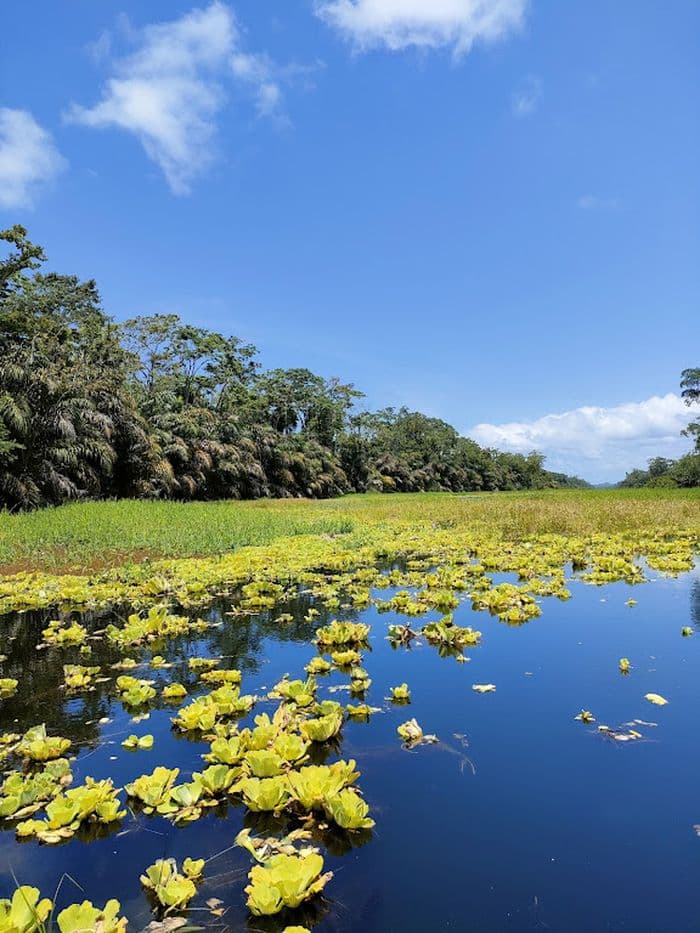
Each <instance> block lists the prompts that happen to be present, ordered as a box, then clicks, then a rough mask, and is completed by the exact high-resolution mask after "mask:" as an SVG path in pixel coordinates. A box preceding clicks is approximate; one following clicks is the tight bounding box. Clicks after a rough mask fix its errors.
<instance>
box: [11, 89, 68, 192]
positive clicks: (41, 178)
mask: <svg viewBox="0 0 700 933" xmlns="http://www.w3.org/2000/svg"><path fill="white" fill-rule="evenodd" d="M66 164H67V163H66V161H65V159H64V158H63V156H62V155H61V154H60V153H59V151H58V149H57V148H56V146H55V144H54V141H53V138H52V136H51V134H50V133H49V132H48V131H47V130H45V129H44V128H43V127H41V126H39V124H38V123H37V122H36V120H35V119H34V117H33V116H32V115H31V113H28V112H27V111H26V110H11V109H9V108H7V107H0V208H19V207H31V206H32V204H33V203H34V198H35V196H36V194H37V192H38V190H39V189H40V188H41V187H42V185H44V184H45V183H46V182H48V181H51V180H52V179H53V178H55V177H56V176H57V175H58V174H59V173H60V172H61V171H62V170H63V168H65V166H66Z"/></svg>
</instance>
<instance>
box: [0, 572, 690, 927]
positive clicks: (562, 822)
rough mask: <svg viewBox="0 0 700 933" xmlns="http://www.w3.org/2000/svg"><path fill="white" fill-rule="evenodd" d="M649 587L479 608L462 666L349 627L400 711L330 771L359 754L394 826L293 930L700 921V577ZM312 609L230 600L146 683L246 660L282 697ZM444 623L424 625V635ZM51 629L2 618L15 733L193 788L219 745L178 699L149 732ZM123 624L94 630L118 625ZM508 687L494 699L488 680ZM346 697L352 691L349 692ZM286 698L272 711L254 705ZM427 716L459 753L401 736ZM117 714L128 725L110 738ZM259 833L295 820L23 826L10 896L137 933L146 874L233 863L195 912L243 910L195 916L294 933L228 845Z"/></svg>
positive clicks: (376, 696)
mask: <svg viewBox="0 0 700 933" xmlns="http://www.w3.org/2000/svg"><path fill="white" fill-rule="evenodd" d="M650 576H651V577H653V580H652V582H650V583H648V584H645V585H640V586H636V587H634V588H630V587H628V586H627V585H625V584H615V585H611V586H607V587H604V588H597V587H591V586H586V585H583V584H581V583H577V582H573V583H572V584H571V587H570V588H571V590H572V593H573V598H572V599H571V600H570V601H568V602H559V601H557V600H553V599H545V600H543V608H544V611H543V615H542V617H541V618H539V619H535V620H534V621H532V622H530V623H528V624H527V625H524V626H521V627H517V628H514V627H508V626H507V625H504V624H502V623H500V622H498V621H497V620H496V619H493V618H490V617H489V616H488V615H487V614H485V613H478V614H476V613H474V612H472V610H471V609H470V608H469V605H468V604H467V605H464V606H462V607H461V608H460V609H458V610H457V611H456V613H455V621H456V622H457V623H458V624H461V625H473V626H474V627H477V628H479V629H480V630H481V631H482V632H483V640H482V644H481V646H479V647H478V648H473V649H470V650H469V651H468V652H467V653H468V655H469V656H470V657H471V660H470V662H469V663H466V664H461V665H460V664H458V663H456V661H455V660H454V659H452V658H441V657H439V655H438V653H437V651H436V649H435V648H433V647H431V646H429V645H427V644H423V645H421V646H416V647H413V648H412V650H406V649H403V648H402V649H397V650H393V649H392V648H391V647H390V645H389V643H388V642H387V641H386V639H385V634H386V630H387V626H388V625H389V624H390V623H392V622H397V621H398V622H402V623H403V622H405V621H406V620H405V618H404V617H396V616H393V615H391V614H382V615H379V614H377V613H376V612H375V611H374V610H373V609H372V610H367V611H364V612H361V613H354V614H352V615H346V616H345V617H346V618H353V619H360V620H363V621H368V622H370V623H372V626H373V628H372V637H371V648H372V650H371V652H368V653H367V654H366V655H365V667H367V668H368V670H369V672H370V676H371V677H372V679H373V683H372V686H371V688H370V690H369V691H368V694H367V702H369V703H370V704H371V705H373V706H378V707H382V708H383V710H384V712H382V713H378V714H376V715H375V716H373V717H372V719H371V721H370V723H368V724H365V723H353V722H349V723H347V724H346V726H345V727H344V730H343V738H342V745H341V746H340V747H339V748H338V749H336V750H333V751H331V755H330V759H329V760H333V759H334V758H335V757H337V756H338V754H341V755H342V756H343V757H345V758H349V757H353V758H356V759H357V761H358V764H359V767H360V770H361V771H362V776H361V778H360V781H359V786H360V787H361V789H362V791H363V792H364V795H365V797H366V799H367V801H368V802H369V804H370V806H371V813H372V816H373V817H374V818H375V819H376V822H377V825H376V828H375V830H374V831H373V833H372V834H366V835H365V836H364V837H361V838H358V839H355V840H352V839H349V838H348V837H347V836H342V835H340V834H338V833H336V834H334V835H332V836H326V837H325V838H324V839H323V840H322V842H323V845H324V847H326V848H327V863H328V867H330V868H331V869H332V870H333V871H335V873H336V874H335V878H334V879H333V880H332V882H331V883H330V884H329V886H328V887H327V888H326V892H327V895H328V896H327V898H325V899H324V900H321V901H319V902H318V903H317V904H316V905H315V907H314V908H313V909H312V910H311V912H310V913H307V914H306V915H304V914H300V915H299V919H298V920H296V922H306V923H307V924H308V925H309V926H313V928H314V930H318V931H319V933H321V931H327V933H331V931H335V933H341V931H342V933H350V931H353V933H354V931H359V930H362V931H363V933H387V931H396V933H426V931H440V930H450V931H474V933H476V931H479V933H485V931H489V933H490V931H501V930H504V931H511V930H512V931H521V930H522V931H525V930H550V931H567V933H576V931H586V933H588V931H635V933H642V931H673V933H681V931H691V930H692V931H700V885H699V881H700V838H698V836H697V835H696V833H695V831H694V829H693V826H694V824H696V823H700V743H699V742H698V722H700V574H698V572H697V571H696V572H695V573H693V574H686V575H684V576H682V577H680V578H679V579H677V580H671V579H665V578H659V577H658V576H657V575H655V574H653V573H652V574H650ZM502 579H507V578H506V577H502ZM497 580H498V578H497ZM631 595H633V596H634V598H635V599H637V600H638V605H636V606H635V607H634V608H630V607H628V606H627V605H625V600H627V599H628V598H629V597H630V596H631ZM382 596H383V597H386V596H387V592H386V591H383V592H382ZM308 606H309V603H308V601H307V600H303V599H300V600H299V601H298V602H297V603H294V604H292V605H290V606H285V607H280V608H278V610H277V611H276V613H275V615H277V614H279V612H281V611H286V610H288V611H290V612H293V614H294V616H295V620H296V621H295V622H294V623H290V624H289V625H287V626H280V625H276V624H275V625H273V624H271V623H270V621H269V619H268V618H267V616H266V615H262V616H254V617H250V618H244V619H238V618H237V619H231V618H230V617H227V616H226V615H224V611H225V609H226V608H227V607H225V606H218V607H215V608H214V609H212V610H211V611H209V613H208V614H207V617H208V618H210V619H212V620H219V621H221V622H222V623H223V624H222V625H221V627H220V628H216V629H213V630H211V631H210V632H209V633H208V634H207V636H206V637H205V638H203V639H181V640H179V641H175V642H171V643H169V644H168V645H166V646H165V648H164V649H163V648H160V650H159V653H161V654H164V655H165V656H166V657H167V660H168V661H170V662H172V663H173V665H174V667H173V668H171V669H169V670H164V671H150V670H149V669H148V668H139V670H138V671H136V672H129V673H136V674H137V675H139V676H143V677H153V678H155V679H156V680H158V681H160V682H161V686H162V685H165V683H168V682H171V681H173V680H177V681H180V682H182V683H186V684H187V683H192V684H194V683H195V676H194V675H193V674H191V673H190V672H189V671H188V669H187V659H188V658H189V657H193V656H201V655H207V654H211V655H214V656H219V655H224V656H225V657H226V661H225V666H230V667H239V668H241V669H242V670H243V672H244V678H243V691H244V692H246V693H263V692H264V690H265V688H270V687H272V685H273V684H274V683H275V682H276V681H277V680H278V679H280V677H282V675H283V674H285V673H286V672H289V673H290V675H291V676H292V677H299V676H303V666H304V664H306V663H307V661H308V660H309V658H310V657H312V656H313V655H314V654H315V649H314V647H313V646H312V645H310V639H311V638H312V637H313V634H314V629H315V627H316V625H318V624H322V623H323V622H324V621H325V618H326V617H325V615H324V614H323V613H322V615H321V617H320V618H319V619H318V620H317V622H316V623H314V624H313V625H310V624H308V623H305V622H304V621H303V619H302V617H303V615H304V614H305V613H306V610H307V608H308ZM335 615H336V616H337V617H343V616H342V614H340V615H339V614H337V613H336V614H335ZM437 617H438V616H437V615H436V614H431V615H428V616H425V617H423V618H422V619H420V620H417V625H416V627H418V625H419V624H423V622H424V621H429V620H430V619H432V618H437ZM50 618H52V615H51V614H50V613H49V614H41V615H34V616H32V615H23V616H17V617H14V618H10V619H5V620H3V622H2V625H3V629H2V630H3V643H2V650H3V651H4V653H6V654H8V655H9V661H8V662H6V663H5V664H4V665H3V676H14V677H17V678H19V679H20V682H21V683H20V689H19V691H18V694H17V695H16V696H15V697H14V698H13V699H10V700H7V701H5V702H4V703H2V706H1V708H0V729H2V731H6V730H16V729H18V727H19V728H21V729H24V728H27V727H28V726H29V725H32V724H36V723H39V722H46V723H47V726H48V728H49V730H50V732H51V733H52V734H60V735H64V736H66V737H69V738H71V739H72V740H73V741H74V742H75V743H76V745H75V746H74V747H75V748H79V753H78V757H77V761H76V762H75V763H74V769H73V770H74V775H75V780H74V783H75V784H77V783H81V782H82V780H83V779H84V778H85V776H87V775H90V776H92V777H95V778H103V777H112V778H113V779H114V782H115V784H117V785H123V784H124V783H126V782H128V781H130V780H133V779H134V778H135V777H137V776H138V775H140V774H143V773H147V772H150V771H151V770H152V769H153V768H154V767H155V766H156V765H157V764H165V765H167V766H169V767H174V766H176V765H177V766H179V767H180V768H181V778H180V779H181V780H182V779H186V778H187V777H188V776H189V773H191V772H192V771H193V770H200V769H201V767H202V765H203V762H202V761H201V759H200V757H199V756H200V754H201V753H202V752H203V751H206V750H207V746H206V744H204V743H197V742H192V741H189V740H188V739H186V738H182V737H178V736H177V735H176V734H175V733H174V732H172V731H171V729H170V717H171V716H172V715H173V710H174V709H176V708H177V706H165V707H163V708H160V709H154V710H152V711H151V715H150V719H149V720H148V721H147V722H143V723H139V724H136V725H134V723H132V722H131V719H130V716H129V715H128V714H126V713H125V712H124V710H123V709H122V707H121V705H120V704H119V703H118V702H114V701H111V700H110V698H109V694H108V687H109V685H100V686H98V689H97V690H96V691H95V692H93V693H87V694H84V695H83V696H81V697H80V698H78V699H67V698H66V697H65V695H64V694H62V693H61V692H60V691H59V689H58V687H59V684H60V682H61V681H62V665H63V664H64V663H70V662H73V661H75V662H78V663H79V662H80V661H81V659H80V657H79V655H78V653H77V651H76V652H73V651H72V650H68V651H61V650H50V651H47V650H36V648H35V645H36V643H37V641H38V640H40V632H41V629H42V628H43V627H44V626H45V624H46V621H47V620H48V619H50ZM105 621H107V619H106V617H102V618H100V619H94V620H92V624H93V625H94V627H98V628H99V627H101V626H102V625H103V624H104V623H105ZM686 625H691V626H693V627H694V628H695V629H696V631H697V634H696V635H695V636H694V637H690V638H682V637H681V634H680V630H681V628H682V627H683V626H686ZM96 645H97V647H96V648H95V651H94V654H93V658H92V659H91V660H89V661H85V662H84V663H90V664H100V663H101V664H103V665H108V664H110V663H113V662H114V661H116V660H118V658H119V654H118V653H110V652H109V650H107V649H105V648H104V646H100V643H99V642H98V643H96ZM131 654H132V655H133V656H134V657H139V654H138V653H135V652H131ZM149 656H150V655H149V654H148V653H145V652H144V653H143V654H142V655H140V657H142V658H143V659H144V660H147V659H148V657H149ZM623 656H625V657H628V658H630V660H631V662H632V664H633V670H632V672H631V674H630V675H629V676H627V677H624V676H622V675H621V674H620V673H619V672H618V668H617V663H618V659H619V658H621V657H623ZM83 660H84V659H83ZM403 681H406V682H408V684H409V686H410V687H411V689H412V693H413V701H412V704H411V705H410V706H408V707H392V706H391V705H390V704H389V703H387V702H386V701H385V699H384V698H385V697H386V696H387V695H388V694H389V687H390V686H393V685H396V684H398V683H401V682H403ZM489 682H490V683H494V684H496V685H497V692H496V693H494V694H486V695H479V694H477V693H474V692H473V691H472V689H471V687H472V684H473V683H489ZM319 683H320V685H321V687H320V690H319V697H320V698H324V697H325V696H328V695H329V694H328V693H327V687H329V686H333V685H338V684H343V683H347V677H346V676H343V675H341V674H338V673H334V674H332V675H331V676H330V677H328V678H319ZM194 692H195V691H194V690H193V694H194ZM647 692H655V693H660V694H662V695H663V696H665V697H667V698H668V699H669V701H670V703H669V705H668V706H666V707H663V708H661V707H656V706H653V705H651V704H650V703H648V702H647V701H646V700H645V699H644V694H645V693H647ZM332 696H333V698H334V699H339V700H341V701H342V702H346V701H347V699H348V695H347V694H346V693H342V692H341V693H335V694H333V695H332ZM275 705H276V704H275V703H273V702H268V701H265V702H260V703H259V704H258V705H257V706H256V708H255V710H254V714H255V713H259V712H262V711H264V710H268V711H270V712H271V711H272V710H273V709H274V707H275ZM582 707H585V708H586V709H590V710H592V711H593V713H594V715H595V716H596V718H597V720H598V723H606V724H608V725H610V726H619V725H621V724H623V723H626V722H630V721H632V720H635V719H640V720H645V721H651V722H655V723H657V724H658V725H657V726H656V727H651V726H649V727H645V726H641V727H639V729H640V731H641V732H643V734H644V740H642V741H638V742H630V743H627V744H624V745H622V744H619V743H616V742H614V741H612V740H610V739H606V738H604V737H603V736H601V735H600V734H598V733H597V732H596V731H595V727H587V726H584V725H582V724H581V723H580V722H575V721H574V719H573V717H574V715H575V714H576V713H577V712H578V711H579V710H580V709H581V708H582ZM411 716H415V717H416V718H417V719H418V721H419V722H420V723H421V725H422V726H423V728H424V729H425V730H426V732H434V733H436V734H437V735H438V737H439V739H440V740H441V742H440V744H439V745H435V746H422V747H420V748H417V749H415V750H414V751H411V752H407V751H404V750H403V749H402V748H401V743H400V740H399V738H398V736H397V735H396V727H397V726H398V725H399V724H400V723H401V722H403V721H404V720H405V719H408V718H410V717H411ZM103 717H109V719H110V722H109V723H107V724H105V725H102V726H100V725H99V724H98V720H100V719H101V718H103ZM131 732H135V733H137V734H139V735H142V734H145V733H152V734H153V735H154V736H155V745H154V748H153V749H152V750H151V751H140V752H137V753H130V752H127V751H126V750H124V749H122V747H121V744H120V743H121V741H122V740H123V739H124V738H125V737H126V736H127V735H128V734H130V733H131ZM243 825H248V826H251V827H253V828H255V829H257V830H259V831H260V832H268V830H278V829H280V828H281V824H280V823H279V822H275V821H273V820H270V819H265V818H263V819H259V818H258V819H256V818H254V817H253V816H251V815H248V816H246V813H245V810H244V808H243V807H242V806H234V805H230V806H228V807H227V808H222V809H219V810H216V811H210V812H208V813H207V815H206V816H205V817H204V818H203V819H201V820H199V821H198V822H196V823H191V824H188V825H186V826H184V827H182V828H175V827H173V826H172V825H171V824H170V823H169V822H167V821H166V820H163V819H160V818H157V817H156V818H153V817H151V818H149V817H145V816H143V815H141V816H134V815H131V814H130V815H129V816H128V817H127V818H126V819H125V820H124V822H123V824H122V826H121V829H120V830H119V831H118V832H113V833H111V834H108V833H106V834H105V835H104V837H102V838H91V837H80V836H79V837H77V838H75V839H73V840H71V841H70V842H69V843H67V844H64V845H62V846H58V847H48V846H40V845H38V844H37V843H36V842H31V841H30V842H23V843H17V842H16V841H15V839H14V833H13V831H12V828H11V827H10V826H8V827H5V828H4V830H3V831H2V832H0V846H1V851H0V859H1V863H0V867H1V868H2V888H3V893H7V892H9V891H10V890H11V889H12V888H13V887H14V882H13V880H12V874H13V873H14V875H15V876H16V877H17V879H18V880H19V882H20V883H24V884H33V885H36V886H38V887H40V888H41V890H42V893H43V894H44V895H47V896H51V895H52V894H53V892H54V890H55V888H56V885H57V883H58V882H59V880H60V878H61V876H62V875H63V874H64V873H66V874H68V875H70V876H71V878H72V879H75V881H76V882H78V883H79V884H80V885H81V886H82V888H83V889H84V892H85V893H84V894H83V893H81V892H80V891H79V890H76V889H75V888H74V886H73V883H72V882H71V881H69V880H66V881H64V883H63V884H64V887H63V891H62V895H61V899H60V902H61V904H64V903H69V902H72V901H75V900H82V899H83V897H88V898H90V899H91V900H93V901H94V902H95V903H98V902H99V903H103V902H104V900H105V899H107V898H108V897H113V896H116V897H118V898H119V899H120V900H121V902H122V908H123V911H124V912H125V913H126V915H127V916H128V917H129V918H130V921H131V929H132V930H139V929H141V928H142V927H143V926H144V925H145V924H146V923H147V922H148V921H149V920H150V919H151V916H150V912H149V906H148V903H147V901H146V898H145V897H144V895H143V893H142V890H141V886H140V883H139V874H140V872H141V871H142V870H143V869H144V868H146V867H147V866H148V865H149V864H151V863H152V862H153V861H154V860H155V859H156V858H159V857H162V856H171V855H172V856H175V857H176V858H177V859H178V860H180V859H182V858H184V857H185V856H187V855H189V856H192V857H207V858H209V857H211V856H212V855H214V854H215V853H218V852H222V853H223V854H221V855H220V856H219V857H218V858H217V859H216V860H214V861H213V862H211V863H210V864H209V865H208V867H207V873H206V877H207V881H206V883H205V884H204V885H202V887H201V888H200V894H199V895H198V898H197V900H196V901H194V902H193V907H194V908H197V907H198V906H199V907H201V906H202V905H203V904H204V902H205V901H206V900H207V899H208V898H210V897H217V898H220V899H221V900H222V901H224V903H225V905H226V906H227V908H228V912H227V913H226V915H225V917H224V919H223V920H222V921H216V922H215V921H213V920H212V918H211V917H210V916H209V914H208V913H206V912H204V911H202V912H199V913H198V912H197V910H196V909H195V910H194V911H193V912H192V913H191V917H192V919H193V921H194V922H196V923H201V924H202V925H206V926H212V925H215V927H216V928H218V929H221V928H222V927H226V928H228V929H230V930H233V931H238V930H240V931H244V930H260V931H279V930H280V929H282V927H283V926H284V924H280V923H278V922H277V921H274V920H273V921H261V920H254V919H250V920H249V919H248V916H247V912H246V909H245V904H244V901H245V898H244V894H243V887H244V884H245V876H246V873H247V872H248V870H249V868H250V858H249V856H248V854H247V853H246V852H245V851H243V850H241V849H233V850H230V851H225V850H228V849H229V847H230V846H231V845H232V842H233V839H234V837H235V835H236V833H237V832H238V831H239V830H240V829H241V827H242V826H243Z"/></svg>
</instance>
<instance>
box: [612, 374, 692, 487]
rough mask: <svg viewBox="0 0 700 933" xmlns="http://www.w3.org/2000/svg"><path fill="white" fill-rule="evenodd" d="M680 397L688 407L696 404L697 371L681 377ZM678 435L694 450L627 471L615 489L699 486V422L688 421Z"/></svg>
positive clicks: (653, 460)
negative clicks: (685, 439) (690, 444)
mask: <svg viewBox="0 0 700 933" xmlns="http://www.w3.org/2000/svg"><path fill="white" fill-rule="evenodd" d="M681 397H682V398H683V399H684V401H685V403H686V405H688V406H691V405H698V404H700V367H699V368H697V369H696V368H693V369H684V370H683V372H682V373H681ZM682 433H683V435H684V436H685V437H689V438H691V439H692V440H693V441H694V450H692V451H691V452H690V453H689V454H686V455H685V456H684V457H680V458H679V459H678V460H669V459H667V458H666V457H652V459H651V460H650V461H649V463H648V465H647V469H646V470H641V469H637V470H631V471H630V472H629V473H628V474H627V475H626V476H625V478H624V479H623V480H622V482H621V483H618V486H619V487H620V488H623V489H624V488H630V489H635V488H639V487H642V486H649V487H667V488H669V487H671V488H672V487H674V486H684V487H689V486H700V420H697V421H691V422H690V424H689V425H688V427H687V428H686V429H685V430H684V431H683V432H682Z"/></svg>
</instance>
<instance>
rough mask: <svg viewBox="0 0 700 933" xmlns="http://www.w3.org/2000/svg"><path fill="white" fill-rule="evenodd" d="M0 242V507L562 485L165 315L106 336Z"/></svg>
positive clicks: (107, 322) (28, 260)
mask: <svg viewBox="0 0 700 933" xmlns="http://www.w3.org/2000/svg"><path fill="white" fill-rule="evenodd" d="M0 241H5V243H7V244H8V246H9V247H10V253H9V255H8V256H7V257H6V258H5V259H2V260H0V315H1V316H2V319H3V324H4V326H3V330H2V333H1V334H0V505H2V504H4V505H6V506H9V507H11V508H22V509H26V508H32V507H36V506H40V505H56V504H59V503H63V502H67V501H70V500H75V499H81V498H85V497H89V498H101V497H123V496H129V497H172V498H177V499H185V500H191V499H225V498H235V499H244V498H245V499H253V498H260V497H267V496H275V497H286V496H290V497H297V496H305V497H309V498H325V497H330V496H336V495H339V494H341V493H344V492H348V491H350V490H357V491H365V490H375V491H387V492H391V491H395V490H398V491H403V492H409V491H416V492H417V491H423V490H454V491H462V490H469V489H489V490H491V489H524V488H544V487H548V486H556V485H564V484H569V483H571V482H574V481H572V480H570V478H568V477H562V476H561V475H559V474H552V473H547V472H546V471H545V470H544V469H543V465H542V464H543V458H542V457H541V456H540V455H539V454H537V453H534V452H533V453H531V454H528V455H527V456H522V455H520V454H511V453H499V452H497V451H492V450H484V449H483V448H481V447H479V446H478V445H477V444H476V443H475V442H474V441H471V440H469V439H468V438H464V437H461V436H460V435H459V434H458V433H457V432H456V431H455V430H454V428H452V427H451V426H450V425H448V424H446V423H445V422H443V421H440V420H438V419H436V418H428V417H426V416H425V415H422V414H420V413H419V412H411V411H408V410H407V409H405V408H402V409H400V410H398V411H396V410H394V409H392V408H387V409H384V410H382V411H379V412H375V413H371V412H364V413H359V414H358V413H354V412H353V406H354V405H355V403H356V402H357V401H358V400H359V399H360V398H362V393H361V392H359V391H358V390H357V389H356V388H355V387H354V386H353V385H352V384H351V383H344V382H342V381H341V380H339V379H337V378H331V379H324V378H322V377H321V376H317V375H316V374H314V373H312V372H310V371H309V370H308V369H301V368H293V369H274V370H269V371H267V372H263V371H261V369H260V366H259V363H258V362H257V360H256V354H257V351H256V349H255V347H252V346H250V345H247V344H244V343H243V342H242V341H241V340H239V339H238V338H237V337H233V336H225V335H223V334H219V333H216V332H214V331H210V330H207V329H206V328H202V327H194V326H192V325H188V324H186V323H184V322H183V321H182V320H181V319H180V318H179V317H178V316H177V315H174V314H155V315H152V316H150V317H136V318H132V319H131V320H129V321H126V323H124V324H122V325H119V326H117V325H116V324H115V323H114V321H113V320H112V319H111V318H110V317H109V316H108V315H107V314H105V312H104V311H103V309H102V307H101V304H100V297H99V294H98V291H97V287H96V284H95V282H93V281H86V282H82V281H80V280H79V279H78V278H76V277H75V276H70V275H58V274H55V273H48V274H46V273H43V272H41V271H39V267H40V266H41V264H42V263H43V262H44V261H45V256H44V253H43V250H42V249H41V247H39V246H36V245H34V244H33V243H31V241H29V239H28V238H27V232H26V230H24V228H22V227H19V226H16V227H12V228H10V229H9V230H5V231H0ZM689 372H692V371H689ZM688 386H689V388H688V389H687V391H688V392H690V393H692V391H693V388H692V386H693V383H692V380H691V381H690V382H689V383H688Z"/></svg>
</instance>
